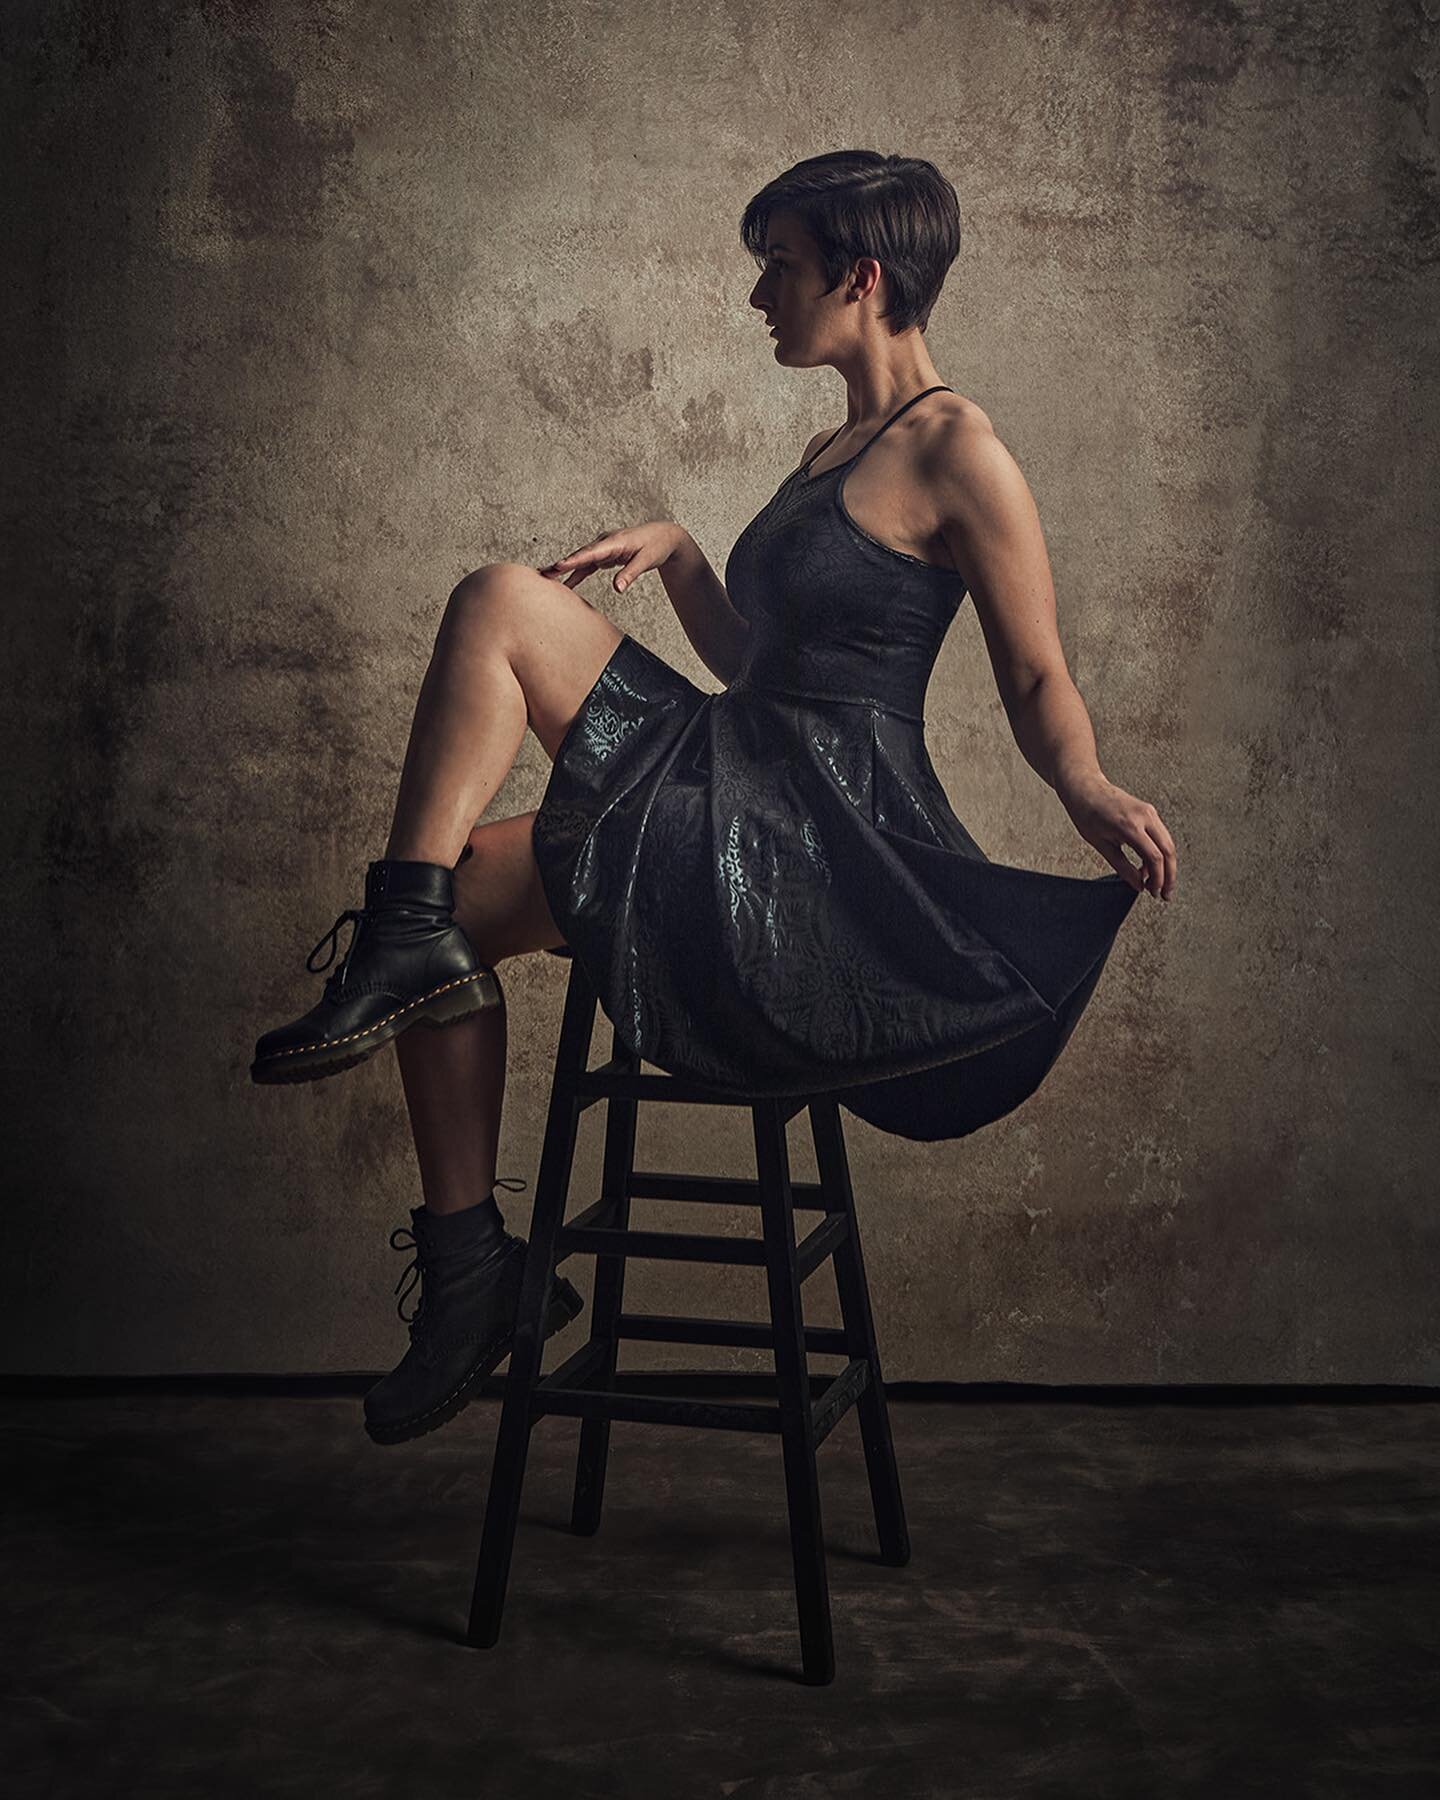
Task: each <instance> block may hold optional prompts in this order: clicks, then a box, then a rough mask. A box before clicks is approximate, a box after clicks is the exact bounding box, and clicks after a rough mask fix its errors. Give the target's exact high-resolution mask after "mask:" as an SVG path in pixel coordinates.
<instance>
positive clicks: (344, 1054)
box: [250, 969, 500, 1086]
mask: <svg viewBox="0 0 1440 1800" xmlns="http://www.w3.org/2000/svg"><path fill="white" fill-rule="evenodd" d="M499 1004H500V985H499V983H498V982H497V981H496V979H495V972H494V970H493V969H480V970H478V971H477V972H476V973H475V974H473V975H462V976H460V978H459V979H458V980H456V981H447V982H446V983H445V984H444V986H443V987H438V988H432V989H431V990H430V992H429V993H428V994H418V995H417V996H416V997H415V999H413V1000H408V1001H406V1003H405V1005H404V1006H401V1007H397V1008H396V1010H395V1011H394V1012H393V1013H387V1014H386V1016H385V1017H384V1018H383V1019H377V1020H376V1021H375V1023H374V1024H373V1025H367V1026H366V1027H365V1029H364V1030H363V1031H353V1032H351V1033H350V1035H349V1036H348V1037H343V1038H333V1039H331V1041H330V1042H329V1043H323V1044H297V1045H295V1046H294V1047H293V1048H292V1049H288V1050H281V1051H279V1052H277V1054H276V1055H274V1056H266V1057H257V1058H256V1060H255V1061H254V1062H253V1063H251V1065H250V1079H251V1080H252V1081H257V1082H260V1083H261V1084H262V1085H267V1086H268V1085H275V1084H278V1083H280V1082H289V1081H320V1080H323V1079H324V1077H325V1076H327V1075H338V1074H339V1073H340V1072H341V1070H342V1069H353V1068H354V1067H355V1065H356V1064H357V1063H362V1062H365V1061H366V1060H367V1058H369V1057H371V1056H373V1055H374V1054H375V1052H376V1051H377V1050H380V1049H383V1048H384V1046H385V1045H386V1044H388V1043H389V1042H390V1041H391V1040H392V1038H397V1037H399V1035H400V1033H401V1032H402V1031H408V1030H409V1028H410V1027H411V1026H412V1025H453V1024H454V1023H455V1022H456V1021H457V1020H459V1019H469V1018H473V1017H474V1015H475V1014H476V1013H479V1012H484V1011H485V1009H486V1007H489V1006H498V1005H499Z"/></svg>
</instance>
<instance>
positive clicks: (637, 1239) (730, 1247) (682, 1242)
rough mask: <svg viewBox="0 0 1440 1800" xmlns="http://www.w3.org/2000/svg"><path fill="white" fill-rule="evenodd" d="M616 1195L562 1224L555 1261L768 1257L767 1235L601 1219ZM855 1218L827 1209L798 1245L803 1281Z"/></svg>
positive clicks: (745, 1262)
mask: <svg viewBox="0 0 1440 1800" xmlns="http://www.w3.org/2000/svg"><path fill="white" fill-rule="evenodd" d="M614 1205H615V1203H614V1201H613V1200H609V1199H601V1200H597V1201H596V1202H595V1204H594V1205H593V1206H587V1207H586V1208H585V1210H584V1211H583V1212H580V1213H577V1214H576V1215H575V1217H574V1218H573V1219H572V1220H571V1221H570V1223H569V1224H568V1225H562V1226H561V1227H560V1230H559V1233H558V1234H557V1236H556V1240H555V1261H556V1264H557V1266H558V1264H560V1263H562V1262H563V1261H564V1260H565V1258H566V1257H567V1256H645V1257H649V1258H651V1259H652V1260H656V1261H663V1262H704V1263H730V1264H731V1265H733V1266H734V1267H737V1268H760V1269H763V1268H764V1267H765V1263H766V1255H765V1240H764V1238H758V1237H755V1238H748V1237H737V1236H735V1235H734V1234H731V1235H730V1236H708V1235H706V1234H704V1233H702V1232H694V1231H637V1230H636V1228H635V1227H634V1226H633V1225H627V1226H619V1225H608V1224H602V1223H600V1221H601V1220H605V1219H610V1218H613V1216H614ZM849 1232H850V1220H849V1218H848V1217H847V1216H846V1214H844V1213H839V1212H832V1213H827V1214H826V1216H825V1219H824V1222H823V1223H822V1224H819V1225H817V1226H816V1227H815V1229H814V1230H813V1231H810V1232H808V1233H807V1234H806V1235H805V1236H804V1237H803V1238H801V1240H800V1242H799V1243H798V1244H797V1245H796V1246H795V1262H796V1267H797V1269H798V1271H799V1275H800V1279H801V1280H802V1281H803V1280H804V1279H805V1277H806V1276H807V1275H811V1274H813V1273H814V1271H815V1270H816V1269H817V1268H818V1267H819V1265H820V1264H821V1263H822V1262H824V1260H825V1258H826V1257H827V1256H833V1255H834V1253H835V1251H836V1250H838V1249H839V1248H840V1246H841V1245H842V1244H843V1243H844V1242H845V1240H846V1238H847V1237H848V1236H849Z"/></svg>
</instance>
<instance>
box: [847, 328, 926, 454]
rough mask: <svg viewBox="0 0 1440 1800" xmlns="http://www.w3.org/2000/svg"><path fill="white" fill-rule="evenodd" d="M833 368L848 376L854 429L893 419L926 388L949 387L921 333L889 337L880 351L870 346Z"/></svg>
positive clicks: (850, 426)
mask: <svg viewBox="0 0 1440 1800" xmlns="http://www.w3.org/2000/svg"><path fill="white" fill-rule="evenodd" d="M833 367H834V368H836V369H837V370H838V371H839V372H840V374H841V375H843V376H844V377H845V397H846V405H847V412H846V418H845V425H846V428H847V429H850V430H853V429H854V428H856V427H857V426H861V425H868V424H871V423H878V422H879V421H880V420H881V419H887V418H889V416H890V414H891V413H893V412H894V411H896V409H897V408H898V407H901V406H903V405H904V404H905V402H906V401H907V400H909V399H910V398H911V397H912V396H913V395H915V394H920V393H923V392H924V391H925V389H926V388H929V387H943V386H945V385H946V384H945V383H944V382H942V381H941V379H940V376H939V374H938V372H937V371H936V368H935V365H934V363H933V362H931V360H930V352H929V351H928V350H927V349H926V348H925V340H924V338H923V337H922V336H921V335H920V332H919V331H918V330H910V331H902V332H901V333H900V335H899V337H895V338H887V339H886V340H885V344H884V347H883V348H881V349H879V350H877V349H876V348H875V347H873V346H870V345H866V346H864V347H863V348H861V349H859V350H857V352H856V353H855V355H854V356H853V358H852V357H846V358H842V359H837V360H836V362H835V363H834V365H833Z"/></svg>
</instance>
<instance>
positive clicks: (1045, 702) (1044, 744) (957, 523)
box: [928, 415, 1176, 900]
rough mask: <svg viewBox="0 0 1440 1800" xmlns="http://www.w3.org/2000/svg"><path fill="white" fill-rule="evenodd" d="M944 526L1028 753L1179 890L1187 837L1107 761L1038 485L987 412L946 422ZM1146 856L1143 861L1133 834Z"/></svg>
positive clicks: (1086, 832)
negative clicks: (1054, 566) (1065, 612)
mask: <svg viewBox="0 0 1440 1800" xmlns="http://www.w3.org/2000/svg"><path fill="white" fill-rule="evenodd" d="M928 472H929V474H930V476H931V479H932V480H933V481H934V484H935V490H936V492H937V494H938V495H939V496H940V499H941V529H942V531H943V534H944V537H945V542H946V544H947V546H948V548H949V550H950V554H951V556H952V557H953V558H954V561H955V566H956V568H957V569H958V570H959V571H960V573H961V574H962V575H963V576H964V578H965V585H966V586H967V587H968V588H969V590H970V594H971V597H972V599H973V600H974V604H975V612H976V615H977V617H978V618H979V620H980V629H981V631H982V632H983V633H984V636H985V646H986V649H987V650H988V651H989V653H990V662H991V666H992V667H993V668H994V671H995V684H996V687H997V688H998V689H999V693H1000V699H1001V702H1002V704H1003V705H1004V708H1005V713H1006V717H1007V718H1008V719H1009V721H1010V729H1011V732H1012V733H1013V734H1014V738H1015V742H1016V744H1017V745H1018V746H1019V748H1020V753H1021V755H1022V756H1024V758H1025V760H1026V761H1027V762H1028V763H1029V764H1030V766H1031V768H1032V769H1034V770H1035V772H1036V773H1037V774H1038V775H1039V776H1040V777H1041V779H1042V780H1043V781H1046V782H1048V783H1049V784H1050V786H1051V787H1053V788H1054V789H1055V791H1056V793H1057V794H1058V795H1059V797H1060V801H1061V803H1062V804H1063V805H1064V807H1065V809H1066V811H1067V812H1068V813H1069V814H1070V817H1071V820H1072V821H1073V822H1074V824H1075V827H1076V829H1077V830H1078V831H1079V833H1080V835H1081V836H1082V837H1083V838H1084V839H1085V840H1086V842H1087V843H1089V844H1092V845H1094V847H1095V848H1096V849H1097V850H1099V851H1100V853H1101V854H1102V855H1103V856H1104V857H1105V858H1106V859H1107V861H1109V862H1110V864H1111V865H1112V867H1114V868H1115V870H1116V871H1117V872H1118V873H1120V874H1123V875H1124V876H1125V878H1126V879H1127V880H1128V881H1130V882H1131V884H1132V885H1133V886H1135V887H1136V888H1148V890H1149V891H1150V892H1151V893H1152V894H1163V898H1165V899H1167V900H1168V899H1169V898H1170V896H1171V894H1172V892H1173V891H1174V886H1175V865H1176V858H1175V845H1174V842H1173V840H1172V839H1171V836H1170V833H1169V831H1168V830H1167V829H1166V827H1165V825H1164V822H1163V821H1162V820H1161V818H1160V815H1159V814H1158V813H1157V812H1156V811H1155V808H1154V807H1153V806H1151V805H1149V804H1148V803H1147V802H1146V801H1143V800H1137V799H1136V798H1135V796H1134V795H1133V794H1127V793H1126V792H1125V790H1124V789H1123V788H1119V787H1116V786H1115V784H1114V783H1113V782H1112V781H1110V780H1109V779H1108V778H1107V777H1106V775H1105V774H1104V772H1103V771H1102V769H1101V767H1100V761H1099V757H1098V755H1097V753H1096V748H1095V732H1094V728H1093V726H1092V725H1091V723H1090V714H1089V713H1088V711H1087V710H1086V707H1085V702H1084V700H1083V699H1082V698H1081V696H1080V691H1079V689H1078V688H1077V687H1076V686H1075V683H1074V681H1073V680H1072V679H1071V676H1070V670H1069V668H1068V667H1067V665H1066V662H1065V653H1064V651H1063V650H1062V648H1061V645H1060V635H1059V631H1058V629H1057V626H1056V609H1055V584H1054V581H1053V579H1052V578H1051V574H1050V560H1049V557H1048V555H1047V554H1046V550H1045V538H1044V534H1043V533H1042V531H1041V529H1040V517H1039V513H1038V512H1037V510H1036V506H1035V500H1034V496H1033V495H1032V494H1031V492H1030V488H1029V485H1028V484H1027V482H1026V480H1025V477H1024V475H1023V474H1021V472H1020V469H1019V466H1018V465H1017V463H1016V462H1015V459H1014V457H1012V456H1011V454H1010V452H1009V451H1008V450H1007V449H1006V448H1005V446H1004V444H1003V443H1001V441H1000V439H999V438H998V437H997V436H996V435H995V432H994V429H993V428H992V426H991V425H990V422H989V420H988V419H986V418H984V416H983V415H981V416H980V417H979V418H978V419H977V418H974V417H969V418H964V419H959V420H957V421H955V423H954V424H953V425H952V426H950V427H949V428H948V429H947V430H946V431H944V432H942V433H939V434H937V437H936V441H935V451H934V457H933V462H932V466H931V468H930V469H929V471H928ZM1122 844H1124V845H1129V846H1130V847H1131V848H1132V849H1133V850H1134V851H1135V853H1136V854H1137V855H1138V856H1139V857H1140V859H1141V868H1140V869H1139V870H1137V869H1136V868H1135V867H1134V865H1133V864H1132V863H1131V862H1130V861H1129V860H1128V859H1127V858H1126V857H1125V855H1124V854H1123V851H1122V849H1121V845H1122Z"/></svg>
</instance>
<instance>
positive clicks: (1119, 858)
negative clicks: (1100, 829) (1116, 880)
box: [1095, 844, 1145, 894]
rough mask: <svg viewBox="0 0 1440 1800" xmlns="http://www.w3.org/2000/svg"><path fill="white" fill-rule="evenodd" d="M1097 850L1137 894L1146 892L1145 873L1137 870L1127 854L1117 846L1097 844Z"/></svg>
mask: <svg viewBox="0 0 1440 1800" xmlns="http://www.w3.org/2000/svg"><path fill="white" fill-rule="evenodd" d="M1095 848H1096V849H1097V850H1098V851H1099V852H1100V854H1101V855H1102V856H1103V857H1104V858H1105V860H1106V862H1108V863H1109V864H1110V867H1111V868H1112V869H1114V871H1115V873H1116V874H1117V875H1123V876H1124V877H1125V879H1126V881H1127V882H1128V883H1129V884H1130V886H1131V887H1132V888H1134V890H1135V892H1136V893H1137V894H1141V893H1144V891H1145V878H1144V871H1143V870H1141V869H1137V868H1136V867H1135V865H1134V863H1132V862H1131V860H1130V858H1129V857H1128V856H1127V855H1126V854H1125V852H1124V851H1123V850H1122V849H1120V847H1119V846H1118V845H1116V844H1097V845H1096V846H1095Z"/></svg>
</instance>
